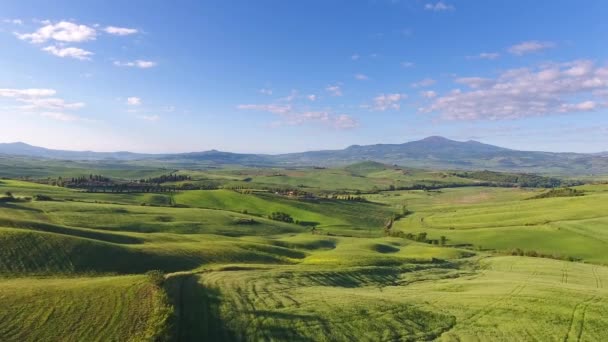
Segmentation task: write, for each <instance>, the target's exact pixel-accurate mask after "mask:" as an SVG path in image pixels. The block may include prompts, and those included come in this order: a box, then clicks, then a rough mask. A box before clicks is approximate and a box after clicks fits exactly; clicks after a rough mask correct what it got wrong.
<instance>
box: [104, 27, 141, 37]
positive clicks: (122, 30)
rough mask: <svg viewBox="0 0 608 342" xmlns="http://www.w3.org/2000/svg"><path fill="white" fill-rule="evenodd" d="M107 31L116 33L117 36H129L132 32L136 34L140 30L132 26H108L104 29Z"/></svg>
mask: <svg viewBox="0 0 608 342" xmlns="http://www.w3.org/2000/svg"><path fill="white" fill-rule="evenodd" d="M103 30H104V31H105V32H106V33H109V34H112V35H115V36H128V35H130V34H135V33H137V32H138V31H137V30H136V29H132V28H126V27H116V26H108V27H106V28H104V29H103Z"/></svg>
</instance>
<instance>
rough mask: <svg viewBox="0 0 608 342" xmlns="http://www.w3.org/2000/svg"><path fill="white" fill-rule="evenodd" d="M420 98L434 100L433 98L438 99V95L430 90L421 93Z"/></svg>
mask: <svg viewBox="0 0 608 342" xmlns="http://www.w3.org/2000/svg"><path fill="white" fill-rule="evenodd" d="M420 96H422V97H424V98H427V99H433V98H436V97H437V93H436V92H435V91H433V90H428V91H423V92H420Z"/></svg>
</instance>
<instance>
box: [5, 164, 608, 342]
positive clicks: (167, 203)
mask: <svg viewBox="0 0 608 342" xmlns="http://www.w3.org/2000/svg"><path fill="white" fill-rule="evenodd" d="M52 167H57V165H52ZM146 170H148V169H145V168H144V170H143V171H141V172H144V173H145V172H148V171H146ZM44 171H45V172H49V171H48V170H44ZM129 172H133V174H137V172H138V171H137V170H130V171H129ZM180 172H183V173H189V174H191V175H192V176H193V178H195V180H194V181H193V182H196V181H197V180H196V179H198V180H202V179H204V178H208V179H213V180H214V181H219V182H224V183H222V184H226V185H229V184H248V185H249V186H250V187H249V188H250V189H256V190H257V191H253V192H252V193H248V194H243V193H239V192H236V191H233V190H228V189H220V190H200V191H198V190H195V191H183V192H178V193H161V194H153V193H147V194H110V193H105V194H103V193H95V194H94V193H85V192H80V191H75V190H70V189H65V188H59V187H53V186H46V185H40V184H34V183H30V182H25V181H16V180H4V179H3V180H0V194H3V193H5V192H6V191H10V192H12V193H13V194H14V195H15V196H16V197H17V198H18V199H19V201H16V202H3V203H0V307H1V308H3V309H2V310H0V337H1V338H0V339H1V340H3V341H41V340H81V341H97V340H99V341H108V340H111V341H112V340H114V341H115V340H120V341H129V340H131V341H146V340H179V341H200V340H225V341H241V340H272V341H346V340H367V341H395V340H400V341H418V340H438V341H469V340H470V341H486V340H492V341H521V340H562V341H572V340H581V341H582V340H588V341H596V340H603V338H604V335H605V331H607V330H608V320H607V319H606V318H605V317H608V316H607V315H608V308H607V307H606V305H605V301H606V300H607V299H608V298H607V297H608V290H607V287H605V286H608V267H605V266H602V265H603V264H606V265H608V253H606V251H607V250H608V245H607V244H608V232H607V231H606V227H607V226H608V215H606V213H605V208H604V203H606V202H607V200H608V186H606V185H605V184H588V185H584V186H580V187H575V189H577V190H579V191H584V192H585V196H575V197H550V198H537V199H533V200H529V199H530V198H533V197H535V196H537V195H539V194H543V193H546V190H542V189H535V190H531V189H519V188H486V187H466V188H449V189H439V190H433V191H422V190H416V191H384V192H379V193H367V194H362V195H361V196H363V197H365V198H366V199H367V200H368V201H369V202H357V201H345V200H334V199H324V198H318V199H314V200H303V199H296V198H289V197H285V196H280V195H276V194H274V193H273V192H269V191H260V189H259V188H258V187H262V186H264V184H266V185H267V184H271V185H272V184H275V185H279V184H283V185H286V184H287V185H289V184H296V186H297V184H298V183H301V184H300V185H302V184H307V185H305V186H310V187H311V188H306V187H304V189H312V190H314V191H317V190H318V192H324V191H329V192H332V191H333V192H335V191H337V190H336V189H340V188H342V187H344V189H349V190H348V191H351V190H355V189H359V190H360V189H370V190H371V189H373V188H374V187H385V186H388V185H391V184H398V183H396V182H399V179H401V181H402V182H409V181H412V180H413V179H416V180H417V181H424V182H431V181H433V182H435V181H439V180H443V181H445V182H455V181H458V180H457V179H452V178H450V177H452V176H449V174H447V173H443V172H436V171H422V170H410V169H395V168H393V167H390V166H385V165H382V164H377V163H361V164H357V165H355V166H352V167H348V168H340V169H320V170H316V169H303V170H274V169H238V170H235V169H230V170H213V171H209V170H206V171H205V170H195V171H189V170H186V171H180ZM273 173H279V174H280V175H274V174H273ZM117 175H119V176H120V177H125V174H118V173H117ZM247 177H251V178H252V180H251V181H250V182H245V181H243V179H244V178H247ZM467 181H471V180H467ZM272 182H275V183H272ZM302 182H303V183H302ZM314 187H316V188H314ZM301 188H302V187H301ZM315 189H316V190H315ZM340 191H342V190H340ZM37 194H41V195H45V196H49V197H51V198H52V199H53V200H52V201H26V200H23V198H25V197H33V196H35V195H37ZM142 203H145V204H146V205H145V206H144V205H141V204H142ZM404 206H405V207H406V208H407V209H408V210H409V211H410V212H411V213H410V214H408V215H406V216H405V217H403V218H401V219H399V220H397V221H396V222H395V224H394V226H393V228H392V229H393V230H402V231H404V232H412V233H418V232H426V233H428V236H429V238H432V239H438V238H439V237H440V236H446V237H447V238H448V240H447V241H448V245H449V246H438V245H430V244H426V243H420V242H414V241H411V240H407V239H403V238H396V237H385V236H383V235H384V234H383V228H384V224H385V223H386V221H387V219H388V218H389V217H390V216H392V215H393V214H394V213H398V212H401V210H402V208H403V207H404ZM275 211H280V212H285V213H288V214H290V215H291V216H292V217H293V218H294V219H296V220H298V221H303V222H306V223H307V224H314V225H317V226H318V229H317V231H316V233H315V234H313V233H312V232H311V230H310V227H309V226H302V225H297V224H288V223H282V222H277V221H272V220H268V219H266V218H265V217H266V216H267V215H268V214H270V213H272V212H275ZM515 248H520V249H522V250H525V251H531V250H534V251H537V252H540V253H544V254H549V255H551V254H552V255H554V256H555V257H570V256H571V257H576V258H577V259H580V260H582V262H568V261H562V260H553V259H546V258H528V257H522V256H504V254H505V253H508V252H509V251H510V250H511V249H515ZM151 270H160V271H162V272H165V273H170V274H168V275H167V276H166V280H165V281H164V283H163V285H162V287H158V286H157V284H156V285H155V283H153V282H151V281H150V280H149V278H148V277H146V276H145V273H146V272H148V271H151ZM171 272H172V273H171ZM160 279H161V280H162V278H160ZM159 283H160V282H159Z"/></svg>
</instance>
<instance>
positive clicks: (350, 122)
mask: <svg viewBox="0 0 608 342" xmlns="http://www.w3.org/2000/svg"><path fill="white" fill-rule="evenodd" d="M333 125H334V127H335V128H340V129H351V128H356V127H358V126H359V123H358V122H357V120H355V119H354V118H353V117H351V116H350V115H346V114H341V115H338V117H337V118H335V119H334V122H333Z"/></svg>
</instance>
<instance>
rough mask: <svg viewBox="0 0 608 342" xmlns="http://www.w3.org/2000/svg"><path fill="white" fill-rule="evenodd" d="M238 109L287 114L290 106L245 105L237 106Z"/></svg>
mask: <svg viewBox="0 0 608 342" xmlns="http://www.w3.org/2000/svg"><path fill="white" fill-rule="evenodd" d="M237 108H238V109H241V110H255V111H259V112H270V113H273V114H279V115H284V114H289V113H290V112H291V110H292V107H291V105H276V104H245V105H238V106H237Z"/></svg>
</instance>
